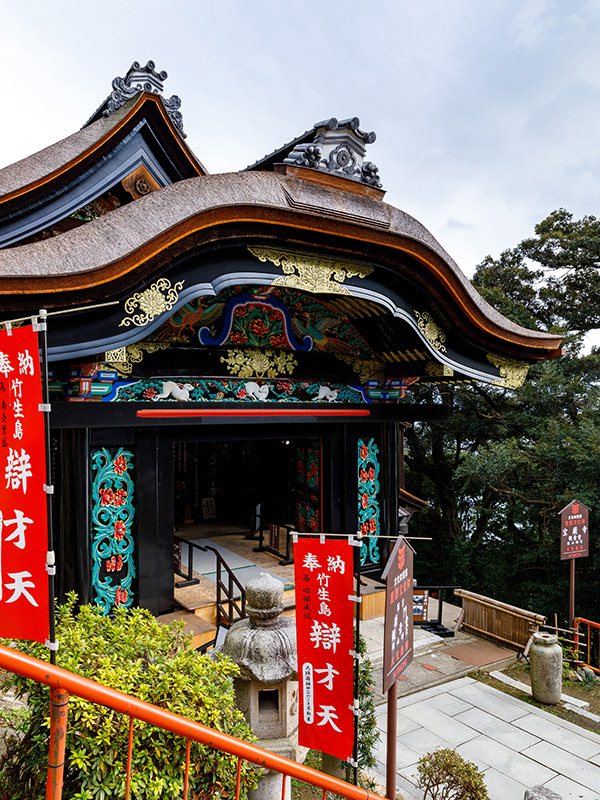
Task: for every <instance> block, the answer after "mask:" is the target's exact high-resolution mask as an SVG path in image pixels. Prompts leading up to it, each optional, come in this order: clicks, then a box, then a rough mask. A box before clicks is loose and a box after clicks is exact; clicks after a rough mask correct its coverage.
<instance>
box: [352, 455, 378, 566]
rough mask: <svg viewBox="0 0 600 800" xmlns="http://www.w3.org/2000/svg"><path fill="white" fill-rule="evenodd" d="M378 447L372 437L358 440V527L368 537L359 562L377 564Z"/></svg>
mask: <svg viewBox="0 0 600 800" xmlns="http://www.w3.org/2000/svg"><path fill="white" fill-rule="evenodd" d="M379 471H380V464H379V448H378V447H377V445H376V443H375V440H374V439H369V441H367V442H365V441H363V440H362V439H359V440H358V529H359V530H360V532H361V533H362V535H363V536H366V537H368V538H367V540H366V541H365V542H363V544H362V546H361V549H360V563H361V564H366V563H370V564H378V563H379V561H380V559H381V553H380V551H379V547H378V538H379V531H380V508H379V490H380V486H379Z"/></svg>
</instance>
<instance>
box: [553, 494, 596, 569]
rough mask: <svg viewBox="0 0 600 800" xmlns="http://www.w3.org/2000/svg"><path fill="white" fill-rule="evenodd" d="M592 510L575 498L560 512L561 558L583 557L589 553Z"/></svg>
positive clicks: (563, 559)
mask: <svg viewBox="0 0 600 800" xmlns="http://www.w3.org/2000/svg"><path fill="white" fill-rule="evenodd" d="M589 518H590V510H589V508H587V506H584V505H583V503H580V502H579V501H578V500H573V501H572V502H571V503H569V505H568V506H565V507H564V508H563V510H562V511H561V512H560V558H561V560H562V561H565V560H568V559H571V558H583V557H584V556H587V555H589V551H588V545H589V534H590V529H589Z"/></svg>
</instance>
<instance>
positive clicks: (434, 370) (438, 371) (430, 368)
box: [425, 361, 454, 378]
mask: <svg viewBox="0 0 600 800" xmlns="http://www.w3.org/2000/svg"><path fill="white" fill-rule="evenodd" d="M425 372H426V373H427V374H428V375H431V377H432V378H452V377H453V375H454V370H453V369H452V367H447V366H446V365H445V364H440V362H439V361H429V362H427V364H426V365H425Z"/></svg>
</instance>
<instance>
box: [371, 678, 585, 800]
mask: <svg viewBox="0 0 600 800" xmlns="http://www.w3.org/2000/svg"><path fill="white" fill-rule="evenodd" d="M377 724H378V728H379V730H380V731H381V739H380V742H379V744H378V748H377V752H376V758H377V766H376V767H375V769H374V770H373V771H372V776H373V777H374V778H375V779H376V780H377V781H378V783H381V784H383V785H384V786H385V765H384V762H385V736H386V726H387V708H386V706H385V705H380V706H379V707H378V708H377ZM397 724H398V734H397V749H396V759H397V772H398V780H397V788H398V791H399V792H400V793H401V794H403V795H404V797H405V798H406V800H417V798H418V799H419V800H420V798H421V797H422V793H419V791H418V790H417V788H416V786H415V784H416V778H417V769H416V764H417V761H418V759H419V758H420V757H421V756H422V755H424V754H425V753H427V752H430V751H431V750H434V749H435V748H436V747H451V748H453V749H455V750H457V751H458V753H460V755H461V756H463V757H464V758H466V759H468V760H469V761H473V762H474V763H475V764H477V766H478V767H479V768H480V769H481V770H483V771H484V774H485V780H486V785H487V788H488V792H489V795H490V798H491V800H513V799H514V800H522V798H523V795H524V792H525V789H527V788H531V787H532V786H535V785H536V784H544V785H545V786H547V787H548V788H550V789H552V790H554V791H555V792H557V793H558V794H559V795H561V797H562V798H564V800H571V798H573V800H575V798H577V800H599V798H600V736H598V734H596V733H592V732H590V731H586V730H584V729H583V728H579V727H577V726H575V725H572V724H571V723H570V722H565V721H564V720H562V719H560V718H559V717H555V716H553V715H552V714H550V713H549V712H547V711H542V710H540V709H538V708H535V707H534V706H530V705H529V704H528V703H525V702H523V701H521V700H518V699H516V698H514V697H511V696H510V695H507V694H504V693H503V692H500V691H498V690H497V689H493V688H492V687H490V686H487V685H485V684H483V683H480V682H479V681H476V680H474V679H473V678H470V677H463V678H459V679H457V680H453V681H450V682H449V683H444V684H441V685H438V686H433V687H430V688H428V689H425V690H423V691H420V692H416V693H413V694H410V695H405V696H404V697H401V698H399V699H398V720H397Z"/></svg>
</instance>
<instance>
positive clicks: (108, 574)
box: [91, 448, 136, 614]
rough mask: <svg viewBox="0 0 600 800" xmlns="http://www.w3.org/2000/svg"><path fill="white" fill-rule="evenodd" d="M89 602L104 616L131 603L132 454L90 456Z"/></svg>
mask: <svg viewBox="0 0 600 800" xmlns="http://www.w3.org/2000/svg"><path fill="white" fill-rule="evenodd" d="M91 464H92V476H91V477H92V497H91V514H92V531H91V536H92V541H91V556H92V600H93V602H95V603H98V605H100V607H101V608H102V610H103V612H104V613H105V614H108V613H110V611H111V610H112V609H113V608H115V607H116V606H118V605H124V606H126V607H129V606H130V605H132V603H133V600H134V594H133V592H132V584H133V580H134V578H135V574H136V573H135V564H134V539H133V523H134V518H135V507H134V483H133V479H132V474H131V473H132V470H133V453H131V452H130V451H127V450H124V449H123V448H119V449H118V450H117V451H116V453H111V451H109V450H108V449H106V448H102V449H99V450H96V451H95V452H94V453H92V458H91Z"/></svg>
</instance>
